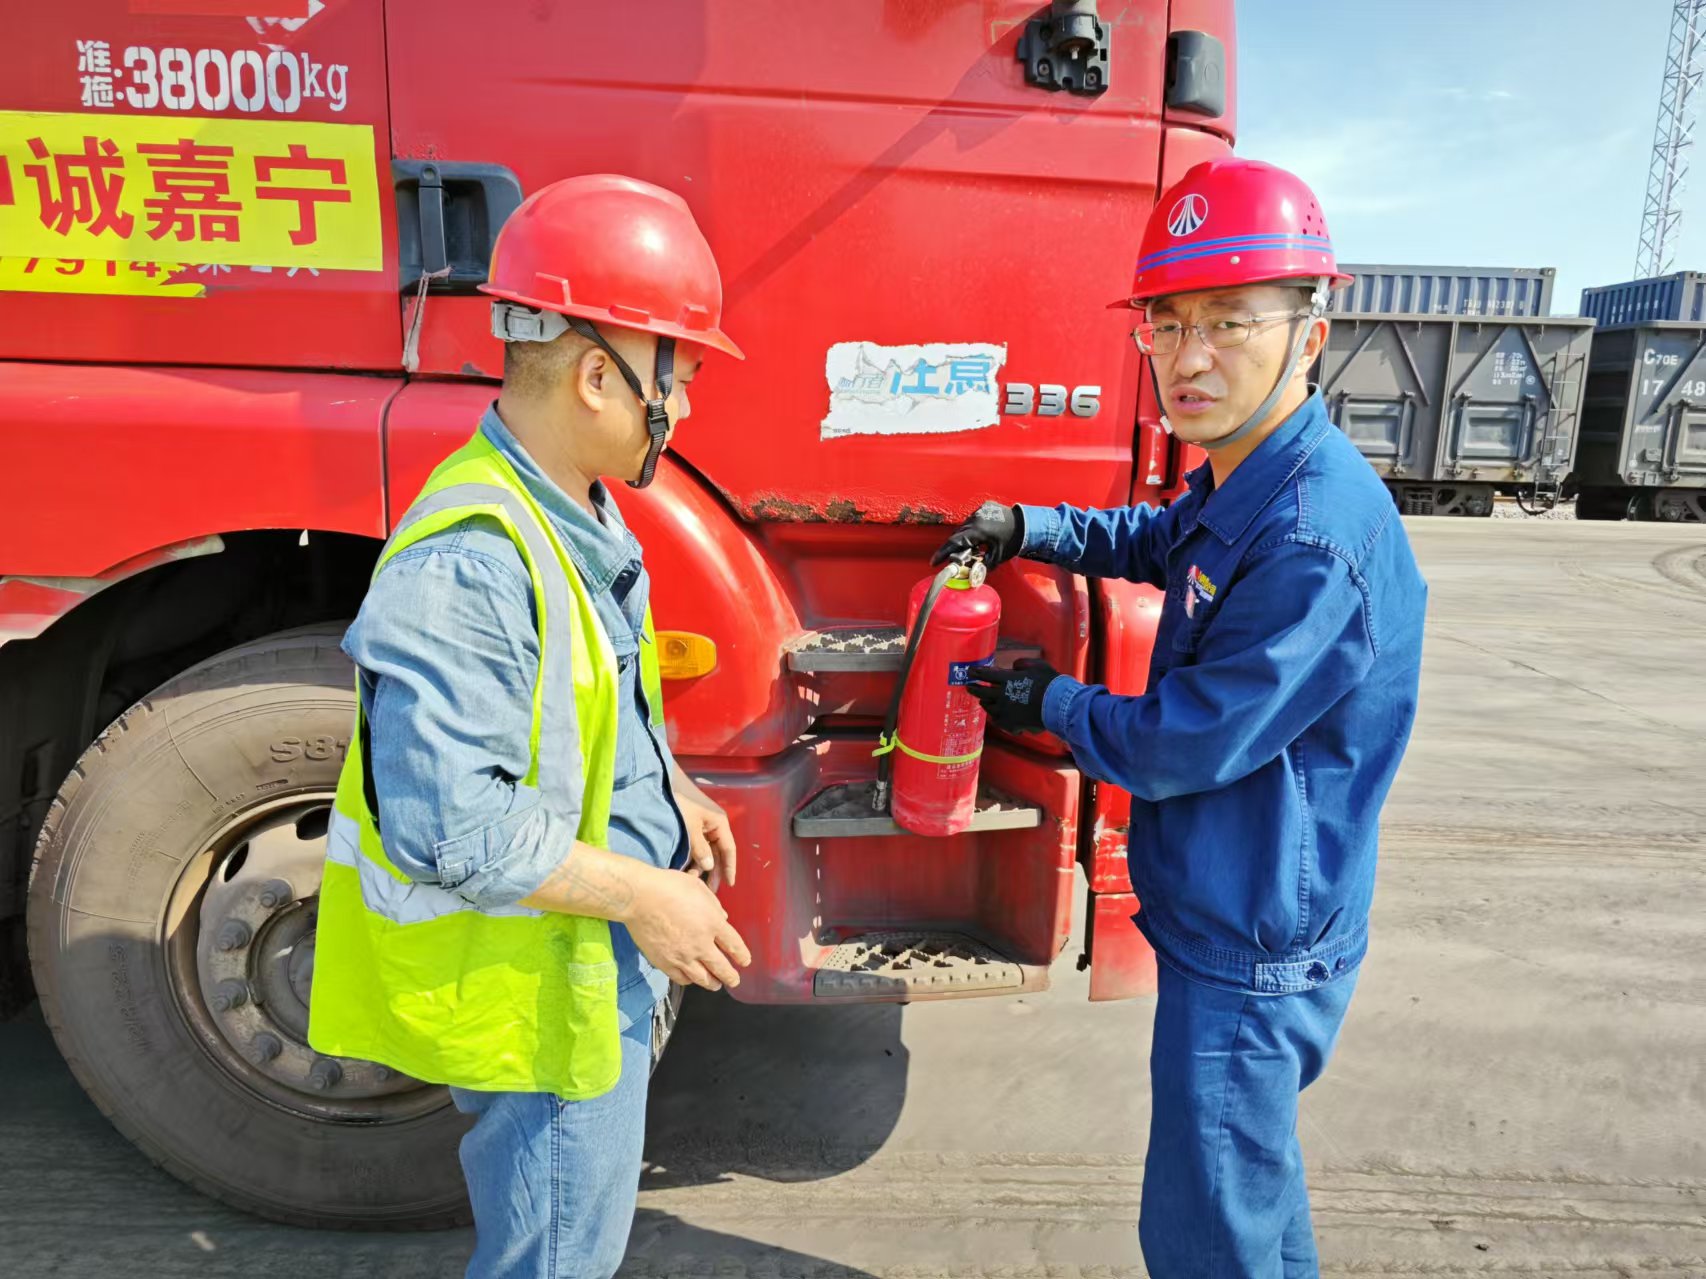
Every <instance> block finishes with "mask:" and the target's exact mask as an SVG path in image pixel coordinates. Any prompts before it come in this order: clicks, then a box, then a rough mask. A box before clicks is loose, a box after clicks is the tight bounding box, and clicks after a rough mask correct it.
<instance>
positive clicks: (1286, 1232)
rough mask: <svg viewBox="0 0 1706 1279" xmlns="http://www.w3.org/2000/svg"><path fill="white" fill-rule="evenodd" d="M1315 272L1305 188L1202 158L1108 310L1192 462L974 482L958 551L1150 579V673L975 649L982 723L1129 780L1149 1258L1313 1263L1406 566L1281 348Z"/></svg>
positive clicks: (1320, 225) (1318, 310) (1342, 443)
mask: <svg viewBox="0 0 1706 1279" xmlns="http://www.w3.org/2000/svg"><path fill="white" fill-rule="evenodd" d="M1348 283H1349V278H1348V277H1346V276H1343V275H1341V274H1339V273H1338V270H1337V267H1336V265H1335V263H1334V259H1333V253H1332V246H1331V243H1330V242H1329V240H1328V238H1327V228H1326V224H1325V222H1324V220H1323V218H1322V215H1321V211H1320V208H1319V206H1318V205H1317V203H1316V201H1315V197H1314V195H1313V194H1312V193H1311V192H1310V191H1309V189H1308V187H1307V186H1305V185H1304V184H1303V183H1302V182H1301V181H1299V180H1298V179H1297V178H1296V177H1294V176H1292V175H1291V174H1289V173H1285V172H1284V171H1282V170H1279V169H1275V168H1273V167H1271V166H1269V165H1264V164H1258V163H1253V162H1250V161H1245V160H1219V161H1212V162H1208V163H1205V164H1201V165H1198V166H1197V167H1195V168H1193V169H1192V170H1191V171H1190V172H1189V173H1187V174H1186V175H1185V177H1184V179H1183V180H1182V181H1181V182H1180V183H1179V184H1178V185H1177V186H1175V187H1174V188H1173V189H1172V190H1170V191H1168V192H1166V193H1165V194H1164V195H1163V196H1162V197H1161V200H1160V201H1159V203H1158V204H1157V205H1156V209H1155V213H1154V215H1153V216H1152V217H1151V219H1150V222H1149V226H1148V228H1147V230H1146V233H1145V235H1144V241H1143V249H1142V255H1141V257H1140V259H1139V261H1138V267H1137V281H1136V287H1135V289H1134V291H1133V296H1132V298H1131V299H1130V304H1131V305H1132V306H1134V307H1140V308H1142V312H1143V313H1142V315H1141V317H1140V318H1141V320H1142V322H1141V323H1139V324H1138V326H1137V328H1136V331H1135V333H1134V337H1135V339H1136V342H1137V345H1138V348H1139V350H1141V351H1142V352H1143V353H1144V354H1145V355H1146V356H1147V357H1148V361H1149V364H1150V367H1151V368H1152V370H1153V376H1154V378H1155V382H1156V389H1157V392H1158V394H1159V398H1160V401H1161V404H1162V407H1163V411H1164V413H1165V414H1166V419H1167V422H1168V424H1169V425H1170V427H1171V429H1172V431H1173V432H1174V433H1175V434H1176V435H1177V436H1178V437H1179V438H1180V439H1182V440H1184V441H1186V442H1188V443H1190V444H1195V445H1198V446H1200V447H1202V448H1204V449H1206V450H1208V455H1209V460H1208V464H1207V465H1205V466H1202V467H1200V468H1199V469H1198V470H1196V471H1195V472H1193V473H1192V474H1191V476H1190V488H1189V491H1188V492H1186V493H1185V494H1184V495H1183V496H1182V497H1181V498H1180V499H1179V500H1178V501H1177V502H1175V503H1174V504H1173V505H1172V506H1170V507H1168V508H1166V509H1164V510H1156V509H1154V508H1151V507H1148V506H1138V507H1131V508H1123V509H1119V510H1108V511H1084V510H1077V509H1074V508H1072V507H1069V506H1061V507H1058V508H1055V509H1052V510H1051V509H1048V508H1045V507H1034V506H1023V507H1007V506H1000V505H996V504H993V503H990V504H986V505H985V506H984V507H982V508H981V509H980V510H979V511H978V512H977V513H976V514H975V515H973V516H972V517H971V518H970V519H969V520H968V521H967V522H966V524H965V525H964V526H963V527H962V528H961V529H959V530H958V531H957V532H956V533H955V534H954V535H953V537H952V538H950V540H949V542H948V543H947V545H945V546H944V547H943V548H942V551H941V552H940V553H939V554H940V557H941V558H946V557H947V556H948V555H950V554H952V553H954V552H955V551H959V550H963V549H965V548H968V547H981V548H983V549H984V551H985V553H986V556H987V558H988V560H989V561H991V562H992V563H993V562H999V561H1000V560H1003V559H1006V558H1008V557H1010V556H1013V555H1021V556H1025V557H1028V558H1031V559H1037V560H1042V561H1046V562H1050V563H1055V564H1059V565H1061V566H1063V567H1065V568H1067V569H1069V570H1071V571H1073V572H1077V573H1083V574H1086V575H1088V576H1092V577H1113V578H1124V579H1126V580H1130V581H1137V582H1147V583H1149V584H1151V585H1153V586H1155V587H1158V588H1161V589H1163V590H1165V592H1166V598H1165V602H1164V604H1163V607H1162V612H1161V622H1160V628H1159V633H1158V634H1157V636H1156V640H1155V649H1154V654H1153V657H1152V659H1151V663H1150V672H1149V684H1148V691H1147V692H1146V693H1144V694H1143V695H1142V696H1139V697H1122V696H1116V695H1114V694H1111V693H1110V692H1108V690H1107V689H1105V688H1101V687H1097V686H1094V685H1088V686H1087V685H1084V684H1081V683H1079V682H1078V681H1077V680H1075V679H1071V678H1069V677H1067V676H1064V675H1060V674H1058V673H1057V672H1055V671H1054V670H1053V669H1052V668H1050V667H1048V666H1047V665H1045V664H1042V663H1029V664H1025V665H1024V666H1023V667H1022V668H1021V669H1017V670H1013V671H1002V670H997V669H994V668H981V669H980V671H979V672H977V674H978V675H979V676H980V678H981V682H980V683H978V684H976V685H974V686H973V690H972V691H973V692H974V693H976V694H977V695H978V696H979V698H980V699H981V700H982V701H983V702H984V705H985V706H986V707H987V708H988V710H989V713H990V716H991V718H992V720H993V721H994V723H995V724H996V725H997V726H998V727H1001V728H1005V729H1007V730H1009V731H1017V732H1036V731H1040V730H1044V729H1046V730H1047V731H1049V732H1052V733H1054V734H1055V735H1056V736H1058V737H1059V738H1060V739H1061V740H1062V741H1064V742H1065V743H1066V744H1067V745H1068V746H1070V747H1071V748H1072V752H1073V755H1074V757H1075V759H1076V760H1077V762H1078V765H1079V767H1080V768H1082V769H1083V770H1084V771H1085V772H1086V773H1088V774H1089V775H1090V776H1092V777H1094V778H1096V779H1097V780H1099V781H1102V782H1108V783H1113V784H1114V785H1117V786H1121V787H1123V788H1125V789H1126V790H1128V791H1130V792H1131V795H1132V820H1131V834H1130V852H1129V858H1130V866H1131V879H1132V885H1133V888H1134V889H1135V890H1136V894H1137V898H1138V901H1139V903H1140V910H1139V914H1138V917H1137V922H1138V924H1139V926H1140V927H1141V928H1142V930H1143V932H1144V935H1145V936H1146V937H1147V938H1148V939H1149V941H1150V942H1151V944H1152V945H1153V946H1154V948H1155V952H1156V954H1157V956H1158V957H1159V959H1160V961H1161V962H1160V964H1159V970H1160V985H1159V992H1158V998H1157V1003H1156V1014H1155V1033H1154V1042H1153V1048H1152V1051H1151V1056H1150V1075H1151V1082H1152V1085H1153V1100H1154V1107H1153V1117H1152V1119H1151V1123H1150V1136H1149V1152H1148V1159H1147V1162H1146V1164H1145V1172H1144V1181H1143V1206H1142V1218H1141V1225H1140V1229H1139V1235H1140V1238H1141V1241H1142V1246H1143V1254H1144V1258H1145V1260H1146V1261H1147V1262H1148V1265H1149V1269H1150V1273H1151V1274H1153V1275H1155V1276H1157V1279H1178V1277H1180V1276H1204V1277H1213V1279H1221V1277H1222V1276H1225V1277H1231V1276H1240V1277H1242V1276H1250V1277H1252V1279H1255V1277H1260V1279H1269V1277H1273V1279H1279V1277H1281V1276H1283V1277H1284V1279H1300V1277H1302V1276H1313V1275H1315V1274H1317V1273H1318V1263H1317V1260H1316V1249H1315V1240H1314V1235H1313V1231H1312V1229H1311V1226H1310V1217H1309V1201H1308V1194H1307V1190H1306V1188H1305V1184H1304V1175H1303V1163H1302V1154H1301V1152H1300V1150H1299V1147H1298V1142H1297V1135H1296V1128H1297V1113H1298V1094H1299V1093H1300V1092H1301V1091H1302V1090H1303V1089H1304V1088H1306V1087H1308V1085H1309V1084H1310V1083H1311V1082H1313V1081H1314V1080H1315V1079H1316V1078H1317V1077H1318V1076H1319V1075H1320V1073H1321V1071H1322V1068H1323V1067H1324V1066H1325V1065H1326V1062H1327V1058H1328V1056H1329V1055H1330V1053H1331V1052H1332V1048H1333V1044H1334V1041H1335V1038H1336V1037H1337V1034H1338V1031H1339V1026H1340V1023H1341V1021H1342V1020H1343V1018H1344V1014H1345V1008H1346V1005H1347V1004H1348V1003H1349V1002H1350V997H1351V991H1352V988H1353V986H1354V985H1355V983H1356V978H1357V971H1358V965H1359V964H1360V963H1361V962H1362V958H1363V955H1364V952H1365V950H1366V948H1367V944H1368V942H1367V938H1368V915H1369V906H1370V902H1371V900H1372V897H1373V890H1374V867H1375V844H1376V831H1377V823H1378V819H1379V815H1380V808H1381V805H1382V803H1383V802H1384V800H1385V797H1386V794H1387V791H1388V789H1389V787H1390V785H1391V783H1392V779H1393V775H1394V774H1395V773H1396V771H1397V769H1398V764H1399V761H1400V759H1401V758H1402V756H1403V753H1404V748H1405V745H1406V743H1407V742H1408V739H1409V734H1410V728H1411V724H1412V722H1413V720H1414V718H1415V711H1416V692H1417V682H1418V675H1419V671H1420V664H1421V649H1422V619H1423V611H1424V608H1425V603H1426V597H1427V587H1426V584H1425V583H1424V582H1423V580H1422V578H1421V575H1420V573H1419V572H1418V571H1417V568H1416V563H1415V560H1414V558H1413V557H1412V555H1411V552H1410V545H1409V541H1408V539H1407V537H1406V536H1405V533H1404V529H1403V526H1402V524H1401V523H1400V521H1399V519H1398V515H1397V512H1396V510H1395V508H1394V506H1393V503H1392V500H1391V498H1390V497H1389V496H1388V495H1387V492H1386V490H1385V488H1384V486H1383V485H1382V484H1381V482H1380V480H1379V479H1378V478H1377V477H1376V475H1375V473H1374V471H1373V470H1372V469H1371V468H1370V467H1369V465H1368V464H1367V462H1365V461H1364V460H1363V458H1362V456H1361V455H1360V454H1359V453H1358V452H1357V450H1356V448H1355V446H1354V445H1352V444H1351V443H1350V441H1349V440H1348V439H1346V437H1345V436H1344V435H1342V434H1341V433H1340V432H1339V431H1338V430H1337V429H1336V428H1334V426H1333V425H1332V424H1331V423H1330V422H1329V421H1328V419H1327V413H1326V409H1325V406H1324V405H1323V404H1322V401H1321V398H1320V396H1319V394H1317V393H1315V392H1314V391H1313V389H1312V388H1311V387H1310V386H1309V385H1308V384H1307V382H1306V380H1305V379H1306V373H1305V370H1307V369H1308V368H1309V366H1310V365H1311V364H1312V363H1313V362H1314V359H1315V357H1316V355H1317V354H1318V353H1319V352H1320V350H1321V346H1322V343H1323V342H1324V341H1325V340H1326V333H1327V322H1326V320H1325V319H1324V318H1323V312H1324V311H1325V309H1326V301H1327V298H1328V296H1329V293H1328V290H1329V289H1330V288H1332V287H1337V286H1342V285H1344V284H1348Z"/></svg>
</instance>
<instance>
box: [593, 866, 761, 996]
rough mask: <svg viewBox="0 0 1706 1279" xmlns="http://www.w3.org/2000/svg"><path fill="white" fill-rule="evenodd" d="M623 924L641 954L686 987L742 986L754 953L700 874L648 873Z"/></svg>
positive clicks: (715, 987) (709, 988) (717, 988)
mask: <svg viewBox="0 0 1706 1279" xmlns="http://www.w3.org/2000/svg"><path fill="white" fill-rule="evenodd" d="M636 887H637V890H638V891H637V892H636V893H635V900H634V905H633V907H632V909H631V910H630V911H628V912H627V913H626V917H625V918H624V919H623V921H622V922H623V923H625V924H627V926H628V932H629V933H630V934H631V935H632V936H633V938H634V944H635V945H636V946H638V947H639V948H640V953H641V954H642V955H644V956H645V957H646V958H647V959H649V960H651V962H652V965H653V966H654V967H656V968H657V969H658V970H659V971H660V972H662V973H663V974H664V976H666V977H668V978H669V979H670V980H671V981H675V982H680V983H681V984H683V985H694V986H703V987H704V988H705V989H706V990H721V989H722V988H723V987H724V986H728V987H731V988H733V987H735V986H738V985H740V973H739V972H738V971H737V966H738V967H739V968H745V967H746V966H747V965H748V964H750V963H751V962H752V952H751V951H749V950H747V948H746V943H745V942H744V941H742V940H741V936H740V934H739V933H737V932H736V931H735V929H734V925H732V924H730V923H729V915H728V912H727V911H725V910H724V909H723V907H722V903H720V902H719V901H718V900H717V895H716V894H715V893H713V892H712V891H711V890H710V889H709V888H708V887H706V885H705V881H704V880H702V879H700V878H699V877H698V876H696V875H683V874H680V873H678V872H676V871H669V870H655V869H650V868H648V869H647V873H646V874H645V875H644V876H643V877H641V879H640V881H639V883H638V884H637V885H636Z"/></svg>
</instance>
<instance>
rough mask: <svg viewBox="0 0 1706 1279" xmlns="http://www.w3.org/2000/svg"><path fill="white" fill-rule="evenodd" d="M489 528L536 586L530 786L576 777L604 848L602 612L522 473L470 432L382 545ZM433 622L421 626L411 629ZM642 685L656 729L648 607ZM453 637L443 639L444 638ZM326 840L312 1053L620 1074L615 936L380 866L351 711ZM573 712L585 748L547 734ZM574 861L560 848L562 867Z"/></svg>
mask: <svg viewBox="0 0 1706 1279" xmlns="http://www.w3.org/2000/svg"><path fill="white" fill-rule="evenodd" d="M481 516H483V517H486V518H489V519H493V520H496V521H497V522H498V523H499V524H501V525H502V526H503V527H504V529H505V530H507V531H508V533H509V536H510V538H511V539H512V540H513V541H514V542H515V545H516V549H517V550H519V551H520V552H521V557H522V560H523V561H524V562H525V564H526V566H527V572H528V576H529V578H530V579H531V581H532V584H533V596H534V612H535V614H536V616H537V617H538V624H539V672H538V676H537V678H536V679H535V681H534V685H533V724H532V732H531V739H530V756H529V758H530V763H529V766H528V772H527V776H526V777H525V778H524V779H523V781H525V782H526V784H527V785H529V786H533V787H537V788H538V789H539V790H540V791H542V792H544V793H546V794H549V793H550V792H551V791H552V790H553V789H555V788H556V787H558V786H562V785H566V784H567V783H569V782H570V781H572V779H573V776H574V774H575V773H577V772H578V774H579V777H580V779H581V782H582V787H581V816H580V827H579V830H578V832H577V838H579V839H580V840H581V841H582V842H583V843H587V844H591V845H593V846H594V847H596V848H606V847H608V843H607V831H608V826H609V818H610V797H611V791H612V782H613V779H614V777H615V773H616V722H617V696H618V694H617V689H618V682H617V665H616V659H615V655H614V653H613V652H612V650H611V647H610V639H609V637H608V636H607V635H606V634H605V632H604V627H603V625H602V624H601V623H600V622H599V618H598V612H597V610H596V608H594V606H593V602H592V599H591V597H590V596H589V595H588V594H587V591H586V587H585V585H584V584H583V583H582V582H581V580H580V576H579V574H577V573H576V571H575V568H574V565H573V564H572V563H571V562H570V560H569V557H568V554H567V553H566V552H565V551H564V549H563V545H562V542H561V541H560V540H559V539H558V537H557V535H556V533H555V532H554V531H553V530H552V528H551V522H550V520H549V519H548V518H547V517H546V515H545V512H544V511H543V510H542V509H541V508H540V506H539V504H538V503H537V502H536V501H535V500H534V499H533V497H532V496H531V495H530V494H529V493H528V492H527V489H526V487H525V486H524V485H523V484H522V482H521V478H520V476H518V475H517V474H516V472H515V469H514V468H513V467H512V466H511V465H510V463H509V461H508V460H507V459H506V458H505V457H504V456H503V454H502V453H500V452H499V451H498V450H497V448H496V447H495V446H493V444H492V443H491V441H490V440H489V439H487V438H486V436H485V435H484V434H482V433H480V432H478V431H476V432H475V434H474V437H473V438H472V439H471V440H469V442H468V443H467V444H465V445H463V446H462V448H460V449H458V450H457V451H456V452H455V453H453V454H451V455H450V457H448V458H446V459H445V460H444V462H442V463H441V464H440V465H439V467H438V469H437V470H435V471H434V472H433V473H432V476H431V478H430V479H428V480H427V483H426V487H425V488H424V489H422V490H421V495H420V496H419V497H418V498H416V499H415V502H414V504H413V505H412V506H411V507H410V508H409V509H408V511H407V512H406V513H405V514H404V516H403V518H402V520H401V522H400V523H399V524H398V525H397V528H396V530H395V531H394V532H393V533H392V535H391V539H390V541H389V542H387V543H386V546H385V549H384V551H383V552H382V553H381V555H380V557H379V564H378V566H376V567H375V569H374V572H375V574H377V573H378V571H379V569H380V568H382V567H384V565H385V563H386V562H387V561H388V560H389V559H390V558H391V556H393V555H396V554H397V553H398V552H399V551H401V550H403V549H404V548H405V547H408V546H411V545H413V544H414V543H415V542H418V541H419V540H420V539H422V538H424V537H428V536H430V535H431V534H433V533H436V532H439V531H441V530H443V529H446V528H449V527H451V526H452V525H454V524H457V523H460V522H461V521H463V520H467V519H471V518H475V517H481ZM422 621H423V624H426V625H430V624H431V620H430V619H422ZM645 636H646V642H645V643H644V644H642V645H641V646H640V650H641V651H640V674H641V679H642V680H643V681H644V688H645V692H646V700H647V705H648V706H649V708H650V711H651V716H652V722H653V724H654V725H656V726H657V727H658V728H659V729H660V730H661V728H662V725H663V689H662V681H661V679H660V677H659V672H658V663H657V644H656V641H655V635H654V633H653V630H652V618H651V612H650V610H649V609H648V610H647V612H646V619H645ZM446 640H447V642H452V643H453V642H454V640H455V637H454V636H447V637H446ZM356 716H357V722H356V730H357V731H356V733H355V734H354V735H353V736H352V738H351V745H352V749H351V750H350V752H349V755H348V757H347V758H346V759H345V761H344V768H343V773H342V775H341V776H340V777H339V779H338V794H337V800H336V802H335V803H334V805H333V809H332V817H331V823H330V827H329V829H328V832H327V849H326V867H325V879H324V881H323V882H322V884H321V887H320V918H319V928H318V936H317V939H316V942H315V959H314V984H313V989H312V992H311V997H310V1001H309V1020H308V1042H309V1043H310V1044H311V1045H312V1046H313V1047H314V1049H315V1051H317V1052H322V1053H326V1054H329V1055H333V1056H339V1057H361V1058H365V1059H367V1060H369V1061H376V1062H379V1063H381V1064H383V1065H386V1066H390V1067H392V1068H393V1069H395V1070H400V1071H403V1072H404V1073H406V1074H409V1075H413V1076H414V1077H415V1078H417V1079H422V1080H425V1081H427V1082H429V1083H437V1084H454V1085H456V1086H458V1087H461V1088H470V1089H481V1090H488V1091H502V1092H548V1093H556V1094H557V1095H559V1096H562V1097H566V1098H571V1099H584V1098H587V1097H596V1096H598V1095H599V1094H601V1093H604V1092H608V1091H609V1090H610V1089H611V1088H612V1087H614V1086H615V1084H616V1081H617V1079H618V1078H620V1076H621V1073H622V1050H621V1044H620V1040H619V1032H618V1024H619V1023H618V1017H617V1009H616V959H615V955H614V952H613V951H612V949H611V944H610V925H609V924H608V923H606V922H605V921H604V920H602V919H591V918H585V917H581V916H577V915H560V914H553V913H550V912H546V911H539V910H534V909H531V908H529V907H526V906H522V905H519V904H518V905H515V906H511V907H507V908H504V909H500V910H481V909H479V908H477V907H475V906H473V905H471V904H470V903H469V902H467V901H466V900H464V899H463V898H461V897H459V896H457V895H456V894H455V893H453V892H450V891H448V890H446V889H444V888H440V887H438V886H437V885H434V884H425V883H418V882H416V881H414V880H412V879H410V878H408V877H407V876H406V875H404V874H403V873H402V872H401V871H400V870H398V869H397V867H396V865H395V864H394V863H393V862H392V861H391V859H390V858H389V857H387V856H386V854H385V841H384V837H383V834H382V821H383V814H382V813H381V814H379V815H378V816H376V815H375V813H374V800H373V798H372V790H371V788H370V785H369V779H368V777H367V775H366V761H365V759H364V758H363V757H364V754H365V752H364V751H363V750H362V749H360V748H359V747H358V746H357V744H358V743H360V742H361V741H362V740H363V734H364V731H365V725H364V724H362V722H361V709H360V702H359V700H358V702H357V708H356ZM570 716H572V717H573V722H575V723H577V724H578V726H579V729H580V734H579V747H578V749H577V748H576V747H575V745H574V744H573V742H572V741H569V740H566V736H567V735H566V734H560V733H557V732H554V731H553V729H554V727H555V726H558V725H566V724H568V723H569V722H571V721H570V719H569V717H570ZM569 852H570V850H569V849H566V848H565V849H564V850H563V853H564V855H565V856H567V855H568V854H569Z"/></svg>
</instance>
